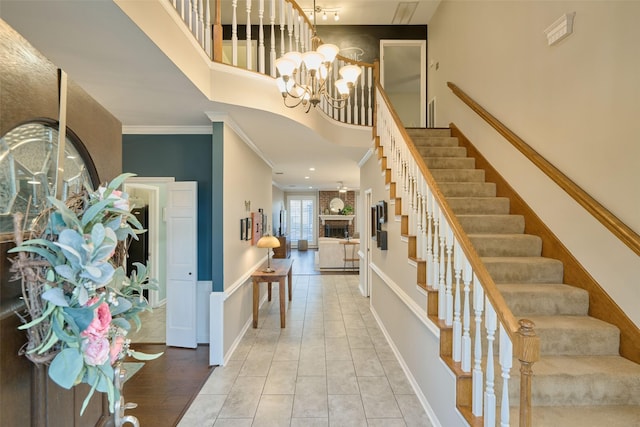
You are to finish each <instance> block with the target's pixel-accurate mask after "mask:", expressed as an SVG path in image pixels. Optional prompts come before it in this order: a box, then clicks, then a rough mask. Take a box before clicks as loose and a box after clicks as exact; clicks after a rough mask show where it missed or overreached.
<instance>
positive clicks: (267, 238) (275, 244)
mask: <svg viewBox="0 0 640 427" xmlns="http://www.w3.org/2000/svg"><path fill="white" fill-rule="evenodd" d="M256 246H258V247H259V248H267V268H266V269H265V270H262V271H263V272H264V273H273V272H274V271H275V270H274V269H273V268H271V248H279V247H280V240H278V239H277V238H275V237H274V236H271V235H269V234H266V235H264V236H262V237H261V238H260V240H258V243H257V244H256Z"/></svg>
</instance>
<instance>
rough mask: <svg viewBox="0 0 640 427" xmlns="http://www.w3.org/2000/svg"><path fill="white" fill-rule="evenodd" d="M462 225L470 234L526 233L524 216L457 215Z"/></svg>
mask: <svg viewBox="0 0 640 427" xmlns="http://www.w3.org/2000/svg"><path fill="white" fill-rule="evenodd" d="M456 217H457V218H458V221H459V222H460V225H462V228H463V229H464V231H466V232H467V233H468V234H480V233H493V234H501V233H505V234H517V233H524V217H523V216H522V215H509V214H503V215H501V214H495V215H476V214H466V215H456Z"/></svg>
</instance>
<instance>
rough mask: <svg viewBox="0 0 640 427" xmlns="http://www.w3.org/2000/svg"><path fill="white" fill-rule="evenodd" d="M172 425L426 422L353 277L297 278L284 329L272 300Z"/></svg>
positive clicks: (389, 425)
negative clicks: (177, 420)
mask: <svg viewBox="0 0 640 427" xmlns="http://www.w3.org/2000/svg"><path fill="white" fill-rule="evenodd" d="M275 295H278V294H277V292H275ZM178 426H180V427H196V426H197V427H201V426H209V427H210V426H215V427H221V426H291V427H296V426H304V427H314V426H335V427H343V426H345V427H346V426H371V427H374V426H380V427H382V426H384V427H395V426H425V427H429V426H431V423H430V422H429V420H428V418H427V416H426V414H425V412H424V410H423V408H422V406H421V405H420V402H419V400H418V398H417V397H416V395H415V393H414V392H413V389H412V388H411V386H410V384H409V382H408V381H407V379H406V376H405V375H404V372H403V371H402V368H401V367H400V364H399V363H398V361H397V359H396V358H395V356H394V354H393V351H392V350H391V348H390V347H389V344H388V343H387V341H386V339H385V337H384V335H383V334H382V332H381V331H380V329H379V328H378V326H377V324H376V322H375V319H374V317H373V315H372V314H371V311H370V310H369V299H368V298H364V297H362V296H361V295H360V293H359V291H358V276H357V275H298V276H294V289H293V301H292V303H291V304H290V305H289V307H288V309H287V327H286V328H285V329H280V321H279V306H278V298H277V296H276V297H275V298H274V299H273V300H272V301H271V302H270V303H269V302H266V303H265V304H264V305H263V307H262V308H261V310H260V322H259V325H258V328H257V329H249V330H248V331H247V333H246V334H245V336H244V337H243V339H242V341H241V342H240V344H239V346H238V347H237V349H236V350H235V352H234V353H233V355H232V357H231V360H230V361H229V363H228V364H227V365H226V366H224V367H218V368H216V369H215V370H214V371H213V373H212V374H211V376H210V377H209V379H208V380H207V382H206V383H205V385H204V386H203V388H202V390H201V391H200V393H199V395H198V396H197V397H196V399H195V400H194V401H193V403H192V405H191V406H190V407H189V409H188V410H187V412H186V413H185V415H184V417H183V418H182V420H181V421H180V423H179V424H178Z"/></svg>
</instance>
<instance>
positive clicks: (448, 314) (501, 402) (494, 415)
mask: <svg viewBox="0 0 640 427" xmlns="http://www.w3.org/2000/svg"><path fill="white" fill-rule="evenodd" d="M378 93H379V94H381V95H382V96H378V97H377V98H376V112H377V121H376V135H377V136H378V137H379V144H380V146H381V148H382V150H383V153H384V154H383V155H384V156H386V157H387V160H388V163H389V167H390V169H391V175H392V177H393V179H394V180H395V182H396V186H397V187H400V188H401V190H400V191H401V193H400V196H401V198H402V206H403V213H402V214H403V215H408V224H409V231H408V234H409V235H412V236H417V238H416V245H418V247H417V248H416V253H417V254H418V257H420V258H421V259H422V260H424V262H425V263H426V266H427V271H426V277H427V278H426V280H427V286H428V288H429V289H430V290H432V291H433V292H434V293H435V292H437V296H438V305H437V318H438V319H439V320H440V321H441V322H442V323H443V324H444V325H446V327H451V335H452V339H451V343H452V344H451V347H450V348H449V349H448V350H447V351H445V352H444V353H446V355H448V356H447V357H450V358H451V361H452V363H454V364H457V365H458V366H459V368H460V369H461V370H462V371H463V372H465V373H471V376H472V391H471V405H470V408H469V410H470V412H471V413H472V414H473V416H475V417H483V421H484V425H485V426H495V425H496V423H500V424H501V425H502V426H508V425H509V378H510V372H511V368H512V360H513V357H514V346H513V345H512V342H513V340H516V339H517V340H519V342H520V344H521V345H520V348H521V351H524V350H522V349H523V348H524V347H526V345H523V344H522V343H523V341H522V336H521V334H520V332H519V330H520V328H519V327H518V323H517V322H516V320H515V318H514V317H513V314H512V313H511V312H510V311H509V309H508V308H507V307H506V304H504V300H503V299H502V297H501V296H500V294H499V292H498V291H497V288H496V287H495V283H493V280H492V279H491V277H490V276H489V274H488V272H487V271H486V269H485V267H484V266H483V265H482V263H481V261H480V259H479V257H478V255H477V254H476V252H475V250H474V249H473V247H472V245H471V244H470V242H469V241H468V238H467V237H466V235H465V234H464V232H462V231H461V230H462V228H461V227H460V225H459V223H458V222H457V220H456V219H455V216H454V215H453V213H452V212H451V209H450V208H449V207H448V205H447V203H446V201H445V199H444V197H443V196H442V195H441V193H440V191H439V190H438V188H437V185H436V183H435V181H434V180H433V178H432V177H431V175H430V173H429V172H428V169H427V168H426V166H425V165H424V162H423V160H422V158H421V157H420V155H419V153H418V150H417V149H416V148H415V147H414V146H413V143H412V142H411V141H410V138H409V137H408V136H407V134H406V132H405V131H404V128H402V126H401V124H400V121H399V120H398V118H397V115H396V114H395V112H394V111H393V108H392V107H391V106H390V105H389V103H388V100H387V98H386V96H385V95H384V92H383V91H382V90H381V88H379V87H378ZM405 206H406V207H405ZM479 278H482V279H481V280H480V279H479ZM429 295H431V293H429ZM495 307H500V310H499V311H497V310H496V308H495ZM472 312H473V313H474V317H473V319H472V317H471V313H472ZM431 315H433V314H431ZM472 322H475V324H472ZM472 330H473V331H474V332H473V333H472ZM497 334H498V335H497ZM496 338H499V339H498V340H497V341H498V346H499V348H498V349H497V350H496V349H495V348H494V343H495V341H496ZM531 342H532V341H530V342H528V344H527V345H531ZM535 345H536V344H533V346H535ZM483 349H486V353H485V354H486V356H485V355H483ZM496 351H498V353H497V354H498V357H497V358H495V360H494V354H496ZM517 356H518V358H520V360H525V359H523V357H524V356H523V354H518V355H517ZM483 361H484V363H483ZM496 362H497V365H498V366H496ZM496 385H498V386H499V387H498V388H496ZM496 389H498V390H502V392H501V394H500V395H498V396H496ZM521 425H525V424H522V423H521Z"/></svg>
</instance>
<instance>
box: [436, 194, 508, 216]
mask: <svg viewBox="0 0 640 427" xmlns="http://www.w3.org/2000/svg"><path fill="white" fill-rule="evenodd" d="M447 202H448V203H449V206H450V207H451V209H452V210H453V212H454V213H455V214H456V215H465V214H488V215H492V214H501V215H504V214H508V213H509V199H508V198H506V197H447Z"/></svg>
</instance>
